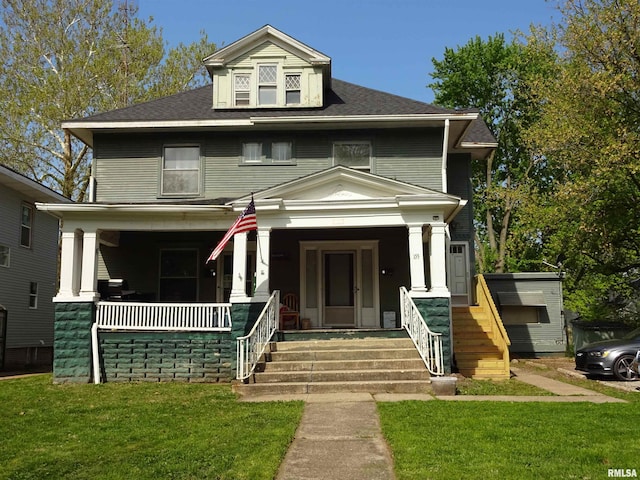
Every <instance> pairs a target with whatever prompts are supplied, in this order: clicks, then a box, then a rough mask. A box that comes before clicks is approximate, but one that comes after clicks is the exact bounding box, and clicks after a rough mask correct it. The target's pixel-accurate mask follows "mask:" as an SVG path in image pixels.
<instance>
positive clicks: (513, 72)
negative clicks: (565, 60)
mask: <svg viewBox="0 0 640 480" xmlns="http://www.w3.org/2000/svg"><path fill="white" fill-rule="evenodd" d="M432 62H433V65H434V71H433V73H432V74H431V76H432V77H433V79H434V80H435V81H434V82H433V83H431V84H430V85H429V87H431V88H432V89H433V90H434V92H435V102H436V103H437V104H440V105H443V106H446V107H449V108H476V109H478V110H479V112H480V114H481V116H482V118H483V119H484V121H485V122H486V123H487V125H488V126H489V129H490V130H491V132H492V133H493V135H494V137H495V138H496V139H497V141H498V148H497V149H496V151H495V153H494V155H492V156H491V157H490V158H488V159H487V161H486V162H476V163H474V165H473V177H472V182H473V189H474V209H475V225H476V246H475V247H476V253H477V255H476V258H477V262H478V270H479V272H481V273H482V272H505V271H520V270H537V269H538V268H539V266H540V258H539V250H540V245H541V243H540V239H539V238H538V236H537V235H536V233H535V232H533V233H532V232H530V231H526V230H524V229H522V228H520V220H519V219H520V216H521V212H520V207H521V206H522V205H523V203H525V200H526V199H527V198H528V197H529V196H530V195H531V194H533V193H534V192H535V191H539V190H540V189H543V190H544V189H545V188H546V178H547V175H546V173H545V170H546V164H545V162H542V161H540V159H539V158H535V157H533V156H532V155H531V152H530V151H529V150H528V148H527V147H526V145H525V143H524V142H523V140H522V138H521V134H522V131H523V129H524V128H525V127H526V126H527V125H528V124H529V123H530V122H531V121H532V119H533V118H534V117H535V114H536V108H537V107H536V104H535V102H532V101H531V97H530V95H529V94H528V86H527V79H528V78H529V77H530V76H531V75H532V74H533V73H534V72H538V71H541V70H545V69H546V68H547V67H548V66H549V65H550V63H549V61H548V58H547V57H546V56H545V55H538V54H537V51H536V52H532V53H531V54H529V52H527V49H526V47H525V46H523V45H522V44H519V43H517V42H515V41H513V42H511V43H508V42H506V41H505V38H504V35H502V34H496V35H495V36H493V37H491V36H490V37H489V38H488V39H487V40H483V39H481V38H480V37H475V38H473V39H471V40H470V41H469V42H468V43H467V44H465V45H463V46H462V47H457V48H456V49H452V48H447V49H446V50H445V52H444V58H443V59H442V60H436V59H435V58H434V59H432Z"/></svg>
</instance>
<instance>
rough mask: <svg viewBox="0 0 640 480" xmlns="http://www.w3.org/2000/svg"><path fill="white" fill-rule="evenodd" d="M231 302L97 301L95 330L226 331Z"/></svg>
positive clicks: (229, 323)
mask: <svg viewBox="0 0 640 480" xmlns="http://www.w3.org/2000/svg"><path fill="white" fill-rule="evenodd" d="M230 308H231V304H230V303H143V302H98V304H97V311H96V322H97V324H98V328H106V329H117V330H182V331H185V330H186V331H193V330H197V331H228V330H230V329H231V312H230Z"/></svg>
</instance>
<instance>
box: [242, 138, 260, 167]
mask: <svg viewBox="0 0 640 480" xmlns="http://www.w3.org/2000/svg"><path fill="white" fill-rule="evenodd" d="M242 160H243V162H244V163H261V162H262V144H261V143H259V142H249V143H243V144H242Z"/></svg>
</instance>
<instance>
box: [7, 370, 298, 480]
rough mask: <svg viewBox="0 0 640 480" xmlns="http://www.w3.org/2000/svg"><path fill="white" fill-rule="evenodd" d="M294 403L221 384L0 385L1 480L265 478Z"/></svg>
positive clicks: (279, 452) (293, 423)
mask: <svg viewBox="0 0 640 480" xmlns="http://www.w3.org/2000/svg"><path fill="white" fill-rule="evenodd" d="M303 407H304V405H303V403H302V402H289V403H275V402H270V403H239V402H237V401H236V398H235V395H234V394H233V393H232V392H231V389H230V387H229V386H228V385H211V384H184V383H172V384H170V383H161V384H159V383H151V384H149V383H127V384H104V385H53V384H52V383H51V376H50V375H40V376H36V377H30V378H26V379H16V380H3V381H2V382H0V445H1V447H0V479H12V480H13V479H16V480H17V479H34V480H35V479H38V480H41V479H47V478H51V479H61V478H64V479H67V480H68V479H136V480H142V479H169V478H171V479H207V478H215V479H230V480H240V479H271V478H274V476H275V474H276V472H277V469H278V467H279V465H280V462H281V461H282V459H283V458H284V454H285V453H286V450H287V447H288V446H289V444H290V442H291V441H292V440H293V436H294V433H295V430H296V427H297V426H298V423H299V421H300V417H301V415H302V410H303Z"/></svg>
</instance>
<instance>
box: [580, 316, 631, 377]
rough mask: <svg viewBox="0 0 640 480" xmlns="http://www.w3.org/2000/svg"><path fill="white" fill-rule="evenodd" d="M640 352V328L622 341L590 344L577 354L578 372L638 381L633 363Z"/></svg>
mask: <svg viewBox="0 0 640 480" xmlns="http://www.w3.org/2000/svg"><path fill="white" fill-rule="evenodd" d="M638 350H640V328H637V329H635V330H633V331H632V332H630V333H628V334H627V335H625V336H624V337H623V338H621V339H617V340H605V341H603V342H596V343H590V344H589V345H587V346H585V347H583V348H581V349H580V350H578V351H577V352H576V370H580V371H582V372H587V373H588V374H591V375H614V376H615V377H616V378H617V379H619V380H624V381H633V380H638V372H637V371H634V370H632V369H631V368H630V367H631V362H632V361H633V358H634V357H635V355H636V352H637V351H638Z"/></svg>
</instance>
